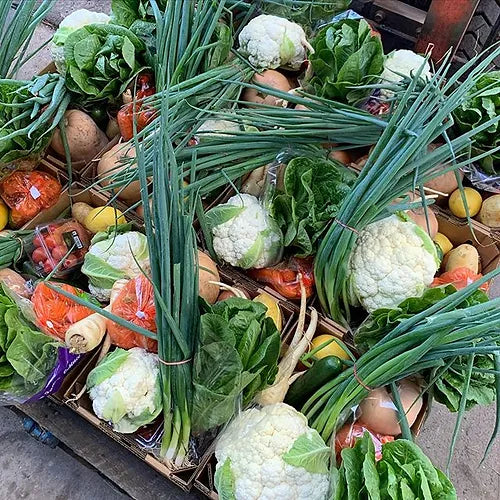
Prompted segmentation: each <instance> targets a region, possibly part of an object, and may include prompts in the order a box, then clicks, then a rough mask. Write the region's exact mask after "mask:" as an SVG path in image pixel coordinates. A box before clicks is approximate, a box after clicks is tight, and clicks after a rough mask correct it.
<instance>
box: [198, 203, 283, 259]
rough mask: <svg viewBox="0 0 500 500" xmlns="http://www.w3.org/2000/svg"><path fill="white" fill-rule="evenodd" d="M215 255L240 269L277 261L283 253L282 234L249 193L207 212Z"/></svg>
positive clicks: (266, 212)
mask: <svg viewBox="0 0 500 500" xmlns="http://www.w3.org/2000/svg"><path fill="white" fill-rule="evenodd" d="M207 218H208V221H209V225H210V226H211V228H212V235H213V247H214V251H215V253H216V254H217V256H218V257H219V258H220V259H221V260H223V261H224V262H227V263H228V264H231V265H232V266H238V267H242V268H243V269H250V268H261V267H268V266H272V265H274V264H276V263H277V262H278V261H279V260H280V258H281V255H282V253H283V235H282V233H281V230H280V228H279V226H278V224H277V223H276V221H275V220H274V219H272V218H271V216H270V215H269V213H268V211H267V210H266V209H265V208H264V207H263V206H262V205H261V203H260V202H259V200H258V199H257V198H256V197H255V196H252V195H250V194H237V195H235V196H233V197H232V198H230V199H229V200H228V201H227V203H223V204H221V205H218V206H216V207H214V208H212V209H211V210H209V211H208V212H207Z"/></svg>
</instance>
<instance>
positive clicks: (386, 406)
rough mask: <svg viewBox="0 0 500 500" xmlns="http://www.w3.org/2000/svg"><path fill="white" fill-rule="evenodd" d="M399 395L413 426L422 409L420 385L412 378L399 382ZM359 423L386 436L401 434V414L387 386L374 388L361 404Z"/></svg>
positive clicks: (409, 423) (409, 421)
mask: <svg viewBox="0 0 500 500" xmlns="http://www.w3.org/2000/svg"><path fill="white" fill-rule="evenodd" d="M398 389H399V397H400V398H401V404H402V405H403V408H404V410H405V412H406V419H407V420H408V425H409V426H410V427H411V426H412V425H413V424H414V423H415V420H416V419H417V416H418V414H419V413H420V410H421V409H422V397H421V394H420V392H421V391H420V386H419V385H418V384H417V383H415V382H414V381H412V380H408V379H404V380H401V381H400V382H399V383H398ZM359 410H360V417H359V419H358V421H357V422H358V423H359V424H363V425H366V426H367V427H368V428H369V429H371V430H372V431H373V432H376V433H378V434H382V435H386V436H398V435H399V434H401V427H400V426H399V415H398V412H397V410H396V407H395V405H394V403H393V401H392V398H391V396H390V394H389V393H388V391H387V389H386V388H385V387H379V388H377V389H373V390H372V391H371V392H370V393H369V394H368V396H367V397H366V398H365V399H363V401H361V403H360V405H359Z"/></svg>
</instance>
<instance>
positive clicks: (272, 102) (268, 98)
mask: <svg viewBox="0 0 500 500" xmlns="http://www.w3.org/2000/svg"><path fill="white" fill-rule="evenodd" d="M253 81H254V83H256V84H257V85H264V86H266V87H272V88H273V89H277V90H281V91H283V92H288V91H289V90H291V88H292V87H291V86H290V82H289V81H288V79H287V77H286V76H285V75H283V74H282V73H280V72H279V71H276V70H274V69H266V70H265V71H263V72H262V73H256V74H255V76H254V78H253ZM242 99H243V100H244V101H247V102H249V103H256V104H267V105H269V106H280V103H281V99H279V98H278V97H275V96H272V95H268V94H262V93H259V92H258V91H257V90H256V89H250V88H248V89H245V91H244V92H243V95H242ZM249 106H250V104H249Z"/></svg>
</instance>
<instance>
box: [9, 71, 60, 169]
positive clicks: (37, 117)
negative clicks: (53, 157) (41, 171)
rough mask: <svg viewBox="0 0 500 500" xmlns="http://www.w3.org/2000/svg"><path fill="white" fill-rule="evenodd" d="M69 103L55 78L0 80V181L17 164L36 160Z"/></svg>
mask: <svg viewBox="0 0 500 500" xmlns="http://www.w3.org/2000/svg"><path fill="white" fill-rule="evenodd" d="M69 102H70V95H69V93H68V92H67V90H66V86H65V80H64V78H63V77H61V76H60V75H58V74H45V75H41V76H36V77H34V78H33V79H32V80H29V81H18V80H8V79H4V80H0V111H1V112H0V179H1V178H2V177H4V176H5V175H7V174H8V173H9V172H10V171H12V170H15V169H16V168H17V166H18V165H17V164H16V163H15V162H16V161H17V160H22V159H26V158H30V157H34V158H36V157H37V156H38V155H39V154H40V153H41V152H42V151H43V150H44V149H45V148H46V147H47V145H48V143H49V141H50V138H51V133H52V132H53V130H54V129H55V128H56V127H57V125H58V124H59V122H60V121H61V119H62V118H63V116H64V112H65V111H66V109H67V107H68V104H69Z"/></svg>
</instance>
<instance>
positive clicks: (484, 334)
mask: <svg viewBox="0 0 500 500" xmlns="http://www.w3.org/2000/svg"><path fill="white" fill-rule="evenodd" d="M498 274H500V269H497V270H495V271H493V272H491V273H489V274H488V275H486V276H484V277H483V278H481V279H480V280H478V281H476V282H474V283H472V284H470V285H469V286H468V287H466V288H464V289H463V290H459V291H457V292H455V293H453V294H451V295H449V296H447V297H445V298H444V299H442V300H440V301H439V302H437V303H436V304H434V305H433V306H432V307H430V308H428V309H426V310H425V311H423V312H421V313H419V314H416V315H414V316H412V317H411V318H408V319H405V320H402V321H401V322H400V323H399V324H398V325H397V326H396V327H395V328H394V329H393V330H392V331H391V332H390V333H389V334H388V335H386V336H385V337H384V338H383V339H382V340H380V341H379V342H378V343H377V344H375V346H373V347H372V348H371V349H369V350H368V351H367V352H366V353H365V354H363V355H362V356H361V357H360V358H359V359H358V360H357V361H356V363H355V365H354V366H351V367H349V368H347V369H346V370H344V371H343V372H342V374H341V375H339V376H338V377H336V378H335V379H333V380H332V381H330V382H328V383H327V384H325V385H324V386H323V387H322V388H321V389H320V390H318V391H317V392H316V393H315V394H314V395H313V396H311V398H310V399H309V400H308V401H307V402H306V404H305V405H304V407H303V408H302V412H303V413H304V415H306V416H307V417H308V420H309V424H310V425H311V426H312V427H314V428H315V429H316V430H317V431H318V432H319V433H320V434H321V435H322V437H323V438H324V439H325V440H328V439H330V438H331V436H332V435H333V433H334V432H335V431H336V429H338V428H339V427H340V426H341V425H342V424H343V422H344V421H345V420H346V419H347V418H349V417H350V416H351V411H352V409H353V408H355V407H356V405H358V404H359V403H360V402H361V400H362V399H364V398H365V397H366V395H367V394H368V388H370V387H373V388H375V387H382V386H386V385H390V384H392V383H395V382H396V381H398V380H401V379H403V378H405V377H408V376H411V375H413V374H416V373H421V372H423V371H425V370H432V376H431V380H430V382H429V386H428V389H431V387H432V384H433V383H434V381H435V380H436V379H437V378H438V377H439V374H440V372H444V371H446V370H447V368H448V367H449V366H450V365H451V364H452V363H453V362H454V361H455V359H456V358H457V357H458V356H467V359H468V366H469V367H470V370H469V372H468V379H467V380H466V383H465V387H464V392H463V394H462V399H461V403H460V411H459V412H458V415H457V425H456V428H455V432H454V438H453V443H454V442H455V440H456V436H457V433H458V429H459V426H460V422H461V419H462V416H463V412H464V410H465V403H466V401H467V391H468V387H469V382H470V376H471V373H472V370H473V368H472V363H473V361H474V356H475V355H476V354H485V353H486V354H492V355H494V356H495V359H496V367H497V368H496V370H494V372H493V373H494V374H495V377H496V387H497V423H498V422H500V397H499V396H500V371H498V367H500V364H499V361H500V298H496V299H493V300H490V301H487V302H484V303H481V304H478V305H473V306H470V307H467V308H463V309H456V307H457V306H458V305H459V304H460V303H462V302H463V301H464V300H465V299H466V298H467V297H470V296H471V295H472V294H473V293H474V292H475V291H476V290H477V289H478V288H479V287H480V286H481V285H482V284H483V283H486V282H487V281H489V280H491V279H492V278H494V277H495V276H497V275H498ZM396 393H397V391H396ZM398 409H399V408H398ZM399 410H400V415H401V417H400V418H401V427H402V429H403V434H406V435H405V437H406V438H410V439H411V435H410V433H409V429H408V423H407V421H406V417H405V416H404V410H402V409H399ZM497 427H498V424H497ZM405 429H406V430H405ZM496 432H497V430H495V432H494V434H493V436H492V439H491V441H490V445H489V446H491V443H492V442H493V440H494V438H495V437H496ZM489 446H488V449H489ZM452 448H453V446H452ZM488 449H487V451H488ZM452 451H453V450H451V451H450V456H451V453H452Z"/></svg>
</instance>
